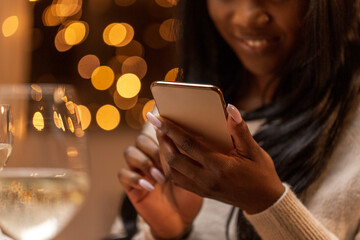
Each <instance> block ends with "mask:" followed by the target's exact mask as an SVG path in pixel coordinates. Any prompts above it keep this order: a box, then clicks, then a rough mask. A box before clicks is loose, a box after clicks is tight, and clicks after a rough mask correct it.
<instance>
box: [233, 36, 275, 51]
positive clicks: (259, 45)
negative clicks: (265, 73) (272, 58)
mask: <svg viewBox="0 0 360 240" xmlns="http://www.w3.org/2000/svg"><path fill="white" fill-rule="evenodd" d="M237 39H238V43H239V45H240V47H241V48H242V49H243V50H244V51H246V52H248V53H250V54H266V53H268V52H270V51H272V50H274V49H276V46H277V44H278V43H279V38H260V37H259V38H237Z"/></svg>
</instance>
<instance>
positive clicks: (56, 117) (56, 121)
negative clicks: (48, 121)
mask: <svg viewBox="0 0 360 240" xmlns="http://www.w3.org/2000/svg"><path fill="white" fill-rule="evenodd" d="M59 116H60V114H59V115H58V114H57V112H56V111H54V124H55V126H56V127H57V128H61V126H62V123H61V122H60V118H59Z"/></svg>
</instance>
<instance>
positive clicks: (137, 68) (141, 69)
mask: <svg viewBox="0 0 360 240" xmlns="http://www.w3.org/2000/svg"><path fill="white" fill-rule="evenodd" d="M121 70H122V73H124V74H125V73H133V74H135V75H136V76H138V77H139V78H140V79H142V78H144V77H145V75H146V72H147V64H146V61H145V60H144V59H143V58H142V57H138V56H132V57H129V58H127V59H126V60H125V61H124V62H123V64H122V68H121Z"/></svg>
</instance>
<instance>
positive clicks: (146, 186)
mask: <svg viewBox="0 0 360 240" xmlns="http://www.w3.org/2000/svg"><path fill="white" fill-rule="evenodd" d="M139 185H140V186H141V187H142V188H143V189H145V190H147V191H149V192H152V191H154V189H155V187H154V186H153V185H152V184H151V183H149V182H148V181H146V180H145V179H140V180H139Z"/></svg>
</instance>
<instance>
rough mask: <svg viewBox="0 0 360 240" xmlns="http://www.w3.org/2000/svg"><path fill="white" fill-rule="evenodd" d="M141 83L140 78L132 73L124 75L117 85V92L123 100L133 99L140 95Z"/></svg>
mask: <svg viewBox="0 0 360 240" xmlns="http://www.w3.org/2000/svg"><path fill="white" fill-rule="evenodd" d="M140 89H141V82H140V79H139V77H138V76H136V75H135V74H132V73H126V74H124V75H122V76H121V77H120V78H119V79H118V81H117V83H116V90H117V92H118V93H119V95H120V96H121V97H123V98H133V97H135V96H136V95H137V94H139V92H140Z"/></svg>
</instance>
